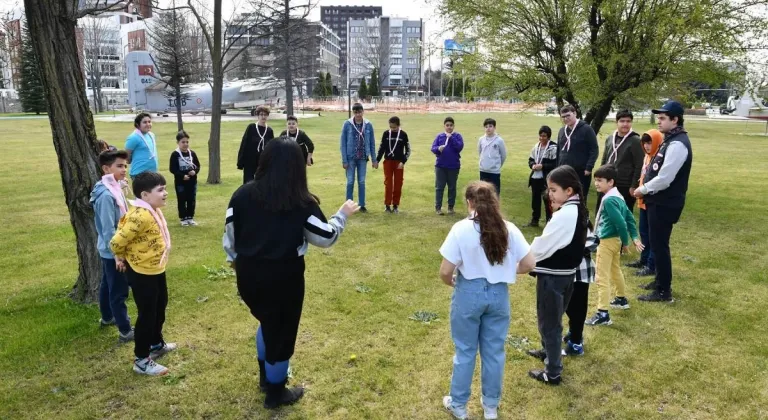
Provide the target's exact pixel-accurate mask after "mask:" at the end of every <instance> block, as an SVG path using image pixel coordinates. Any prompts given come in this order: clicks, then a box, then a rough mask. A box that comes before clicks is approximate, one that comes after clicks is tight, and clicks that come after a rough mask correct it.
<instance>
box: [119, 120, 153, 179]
mask: <svg viewBox="0 0 768 420" xmlns="http://www.w3.org/2000/svg"><path fill="white" fill-rule="evenodd" d="M133 126H134V127H135V128H136V129H135V130H133V133H131V135H129V136H128V138H127V139H126V140H125V151H126V152H128V163H130V164H131V172H130V175H131V178H135V177H136V175H138V174H140V173H142V172H147V171H152V172H157V171H158V163H157V140H156V139H155V135H154V134H153V133H152V132H151V130H152V117H151V116H150V115H149V114H147V113H145V112H142V113H141V114H139V115H137V116H136V119H134V120H133Z"/></svg>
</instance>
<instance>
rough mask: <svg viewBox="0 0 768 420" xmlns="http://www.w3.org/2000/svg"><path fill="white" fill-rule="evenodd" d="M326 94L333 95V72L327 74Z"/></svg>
mask: <svg viewBox="0 0 768 420" xmlns="http://www.w3.org/2000/svg"><path fill="white" fill-rule="evenodd" d="M325 96H333V77H331V72H328V73H326V74H325Z"/></svg>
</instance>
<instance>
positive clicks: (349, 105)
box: [347, 18, 352, 118]
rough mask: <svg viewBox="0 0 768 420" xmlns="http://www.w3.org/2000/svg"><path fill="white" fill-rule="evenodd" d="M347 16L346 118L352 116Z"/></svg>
mask: <svg viewBox="0 0 768 420" xmlns="http://www.w3.org/2000/svg"><path fill="white" fill-rule="evenodd" d="M350 38H351V37H350V35H349V18H347V118H352V89H351V88H350V87H351V85H350V83H349V66H350V65H351V64H352V57H351V56H350V55H349V40H350Z"/></svg>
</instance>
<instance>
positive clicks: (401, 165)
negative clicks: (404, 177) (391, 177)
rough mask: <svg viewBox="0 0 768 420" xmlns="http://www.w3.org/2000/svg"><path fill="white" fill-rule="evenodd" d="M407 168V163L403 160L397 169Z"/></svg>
mask: <svg viewBox="0 0 768 420" xmlns="http://www.w3.org/2000/svg"><path fill="white" fill-rule="evenodd" d="M403 168H405V164H404V163H403V162H400V164H399V165H397V169H403Z"/></svg>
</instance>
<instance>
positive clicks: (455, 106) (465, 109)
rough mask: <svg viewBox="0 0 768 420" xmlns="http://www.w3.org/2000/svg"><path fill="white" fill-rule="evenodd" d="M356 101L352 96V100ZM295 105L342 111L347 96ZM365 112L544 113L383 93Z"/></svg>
mask: <svg viewBox="0 0 768 420" xmlns="http://www.w3.org/2000/svg"><path fill="white" fill-rule="evenodd" d="M352 102H353V103H354V102H357V100H355V99H353V101H352ZM295 105H296V106H297V107H298V108H299V109H303V110H306V111H346V110H347V107H348V102H347V98H332V99H331V98H329V99H304V100H301V101H297V102H295ZM363 107H364V108H365V110H366V111H367V112H385V113H401V114H409V113H413V114H428V113H441V114H444V113H472V112H478V113H488V112H522V111H528V112H532V113H536V114H541V115H543V114H545V113H546V108H547V107H546V105H545V104H528V103H524V102H517V103H510V102H502V101H474V102H461V101H447V100H440V99H439V98H438V99H435V98H433V100H431V101H429V102H427V101H426V100H425V98H402V99H401V98H397V97H385V98H381V99H373V100H371V101H365V102H363Z"/></svg>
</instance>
